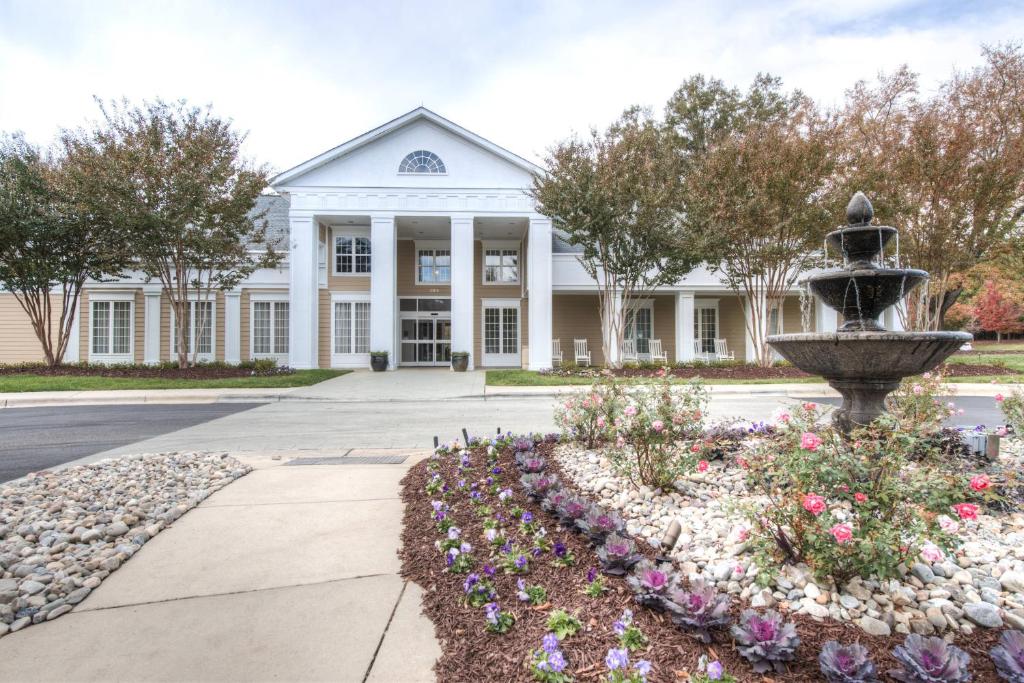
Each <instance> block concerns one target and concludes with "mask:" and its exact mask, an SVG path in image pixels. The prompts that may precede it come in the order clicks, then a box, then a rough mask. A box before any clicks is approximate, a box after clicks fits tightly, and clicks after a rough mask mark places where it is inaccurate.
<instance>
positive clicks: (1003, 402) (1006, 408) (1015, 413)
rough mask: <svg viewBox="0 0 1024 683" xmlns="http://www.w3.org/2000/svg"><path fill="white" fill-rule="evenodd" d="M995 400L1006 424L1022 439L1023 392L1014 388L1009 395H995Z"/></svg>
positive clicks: (1023, 426) (1023, 418) (1023, 419)
mask: <svg viewBox="0 0 1024 683" xmlns="http://www.w3.org/2000/svg"><path fill="white" fill-rule="evenodd" d="M996 401H997V402H998V403H999V407H1000V408H1001V409H1002V411H1003V416H1005V417H1006V426H1007V427H1011V428H1012V429H1013V433H1014V434H1016V435H1017V436H1018V437H1019V438H1022V439H1024V392H1021V390H1020V389H1017V390H1015V391H1014V392H1013V393H1012V394H1010V395H1009V396H1000V395H997V396H996Z"/></svg>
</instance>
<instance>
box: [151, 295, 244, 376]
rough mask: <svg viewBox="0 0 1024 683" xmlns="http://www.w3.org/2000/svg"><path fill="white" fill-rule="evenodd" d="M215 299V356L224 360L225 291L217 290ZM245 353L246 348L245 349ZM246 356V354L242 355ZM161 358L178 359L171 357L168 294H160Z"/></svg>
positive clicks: (167, 359) (169, 303)
mask: <svg viewBox="0 0 1024 683" xmlns="http://www.w3.org/2000/svg"><path fill="white" fill-rule="evenodd" d="M213 301H214V313H213V315H214V318H215V320H214V325H216V327H214V330H213V331H214V334H213V358H214V360H217V361H221V362H223V361H224V293H223V292H217V293H216V295H215V298H214V299H213ZM243 354H244V350H243ZM242 357H243V358H244V357H245V356H244V355H243V356H242ZM160 360H162V361H171V360H175V361H176V360H177V356H174V357H173V358H172V357H171V300H170V298H169V297H168V296H167V295H166V294H161V295H160Z"/></svg>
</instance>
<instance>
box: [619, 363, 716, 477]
mask: <svg viewBox="0 0 1024 683" xmlns="http://www.w3.org/2000/svg"><path fill="white" fill-rule="evenodd" d="M707 401H708V395H707V390H706V389H704V387H703V385H702V384H701V383H700V382H699V381H693V382H690V383H689V384H687V385H686V386H683V387H680V386H678V385H673V384H672V382H671V380H670V379H669V378H668V377H667V376H663V377H662V379H661V380H660V381H659V382H657V383H655V384H649V385H644V386H642V387H639V388H637V389H636V390H635V391H633V392H631V393H630V394H629V395H628V397H627V398H626V400H625V405H624V407H623V408H622V417H621V418H620V419H619V421H618V422H616V443H615V445H616V448H614V449H613V450H612V452H611V461H612V466H613V467H614V468H615V470H616V471H617V472H618V473H619V474H621V475H622V476H625V477H627V478H628V479H629V480H630V481H631V482H633V484H634V485H636V486H640V485H641V484H645V485H647V486H653V487H659V488H662V487H668V486H671V485H672V483H673V482H674V481H675V479H676V478H677V477H678V476H680V475H681V474H683V473H684V472H689V471H690V470H692V469H693V466H694V463H695V462H696V456H695V455H694V452H693V450H691V447H692V446H693V445H697V449H698V450H699V442H698V440H699V439H700V438H701V437H702V436H703V434H704V414H705V409H706V407H707Z"/></svg>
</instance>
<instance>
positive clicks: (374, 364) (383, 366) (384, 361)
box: [370, 356, 388, 372]
mask: <svg viewBox="0 0 1024 683" xmlns="http://www.w3.org/2000/svg"><path fill="white" fill-rule="evenodd" d="M370 367H371V368H372V369H373V371H374V372H384V371H385V370H387V369H388V357H387V356H370Z"/></svg>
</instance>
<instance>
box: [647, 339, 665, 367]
mask: <svg viewBox="0 0 1024 683" xmlns="http://www.w3.org/2000/svg"><path fill="white" fill-rule="evenodd" d="M647 345H648V348H649V350H650V355H651V362H652V363H667V362H668V355H667V354H666V353H665V351H664V349H662V348H661V340H660V339H651V340H649V341H648V342H647Z"/></svg>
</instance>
